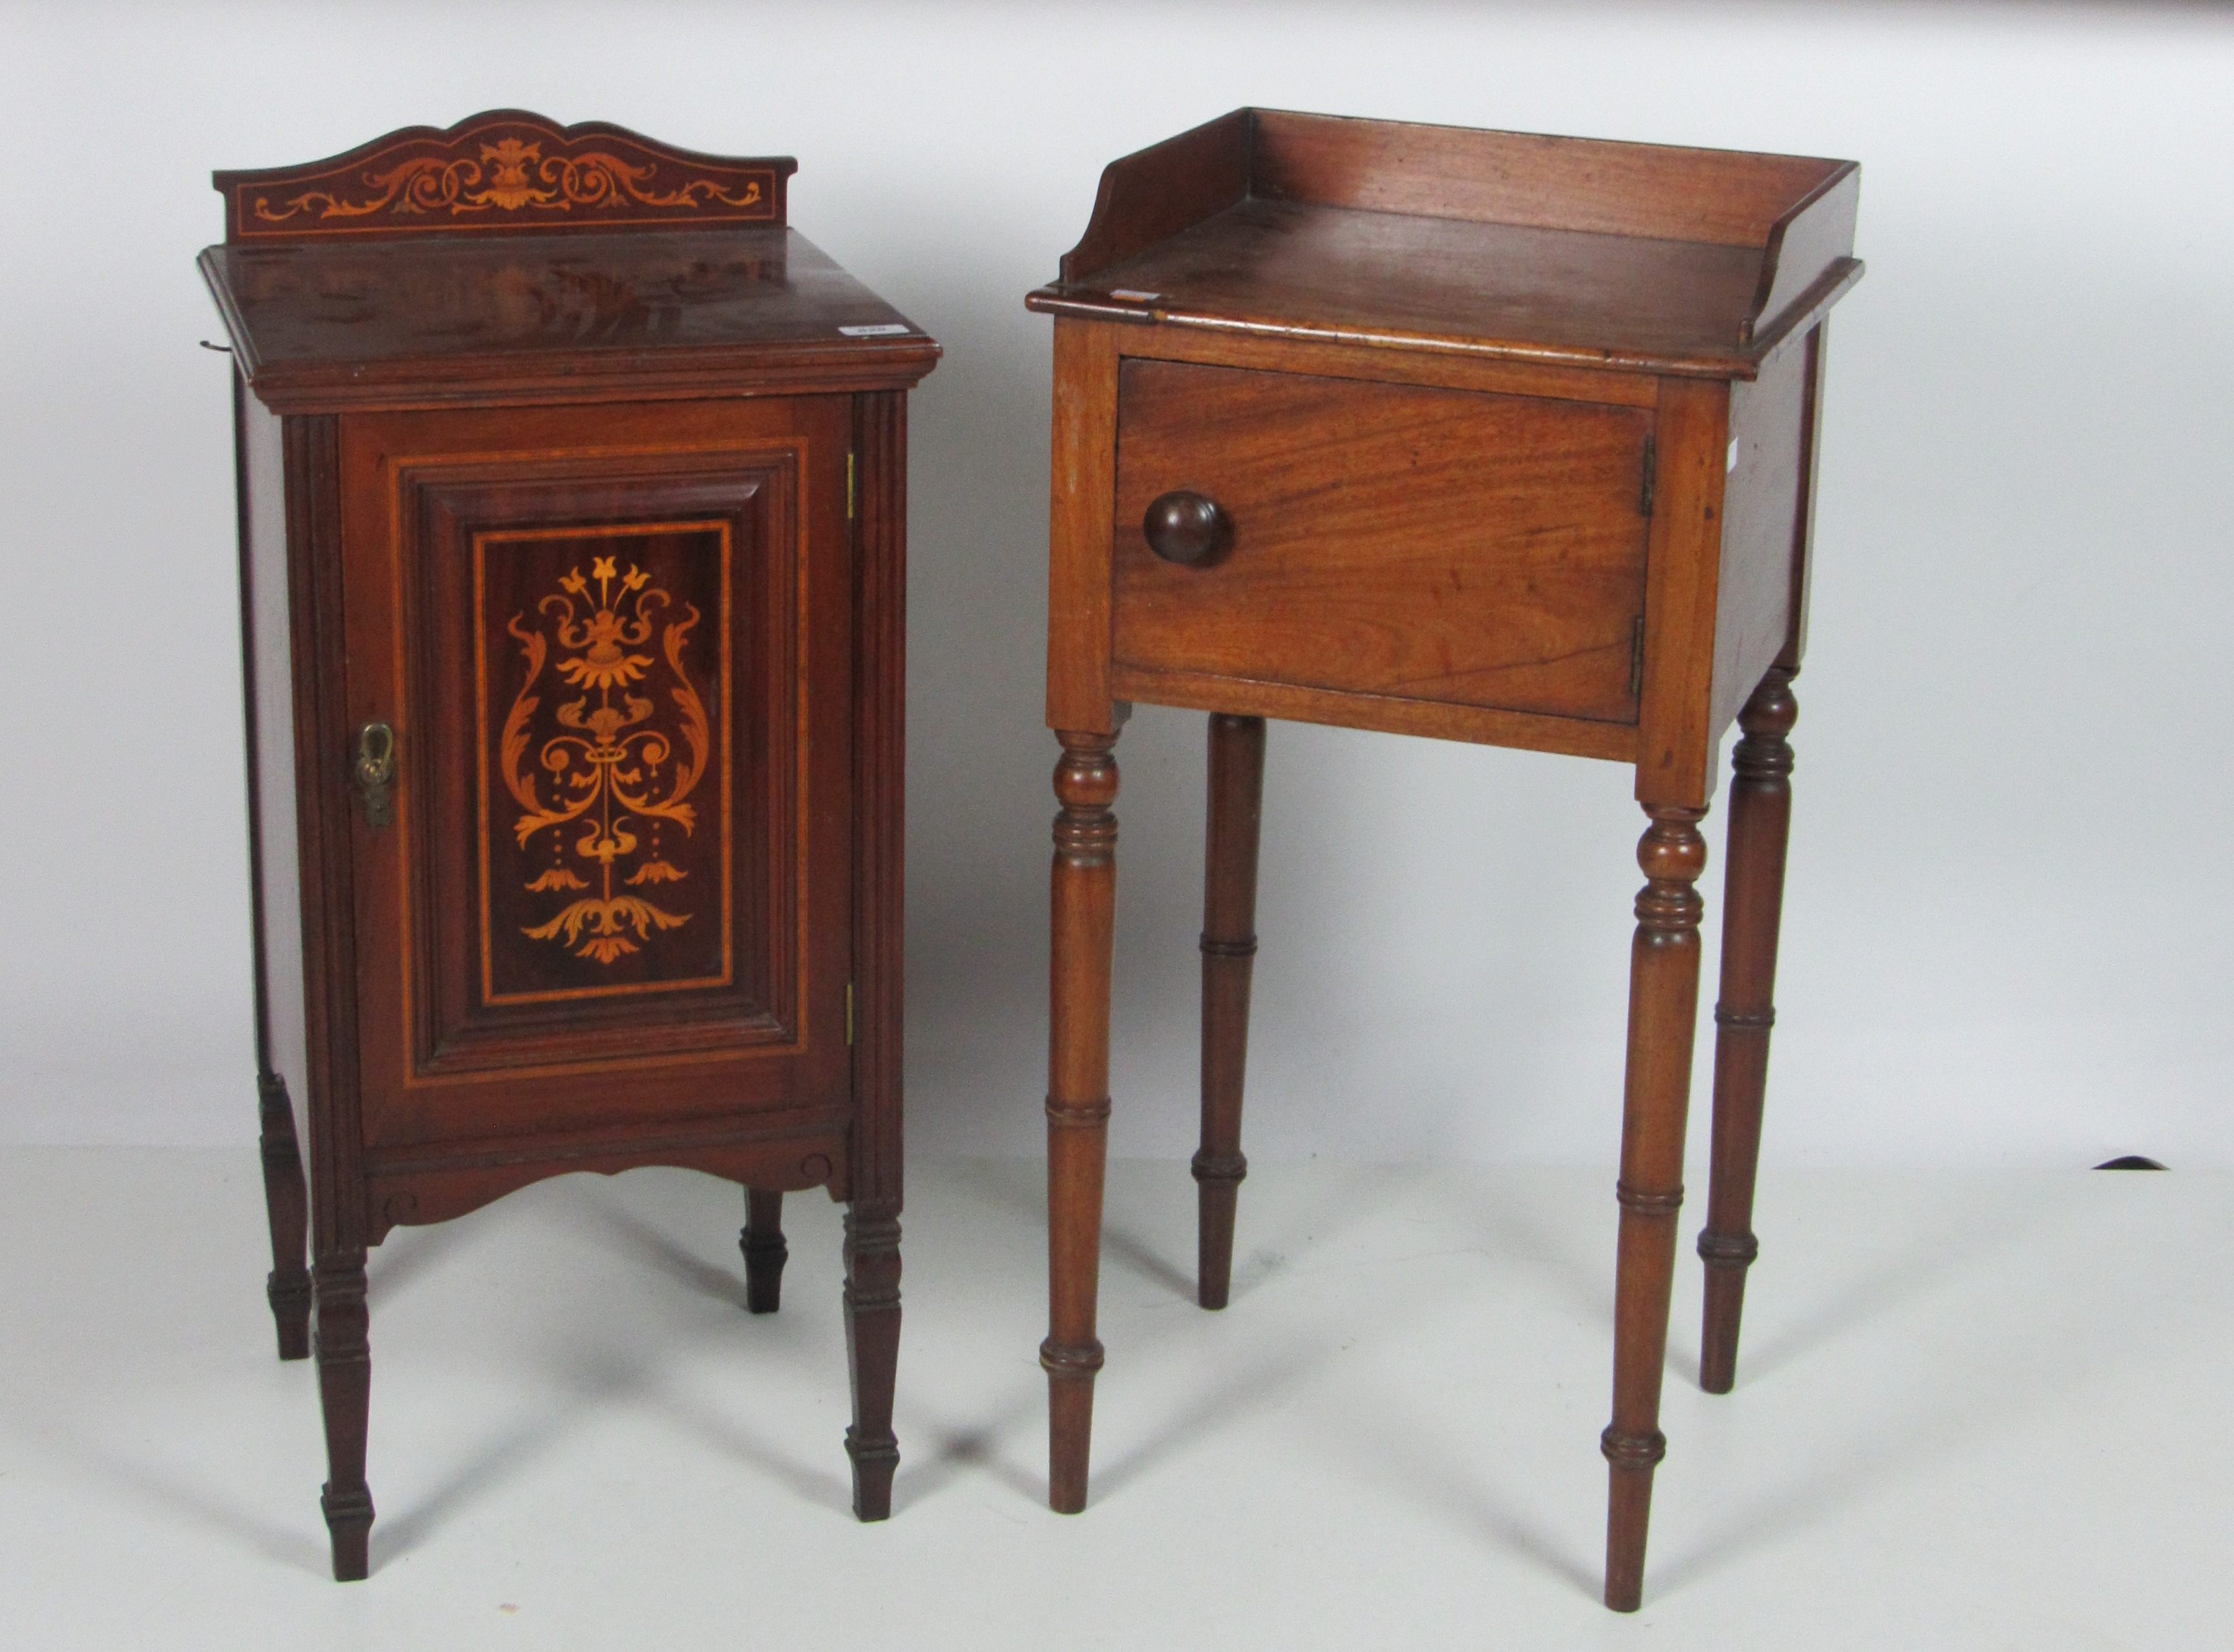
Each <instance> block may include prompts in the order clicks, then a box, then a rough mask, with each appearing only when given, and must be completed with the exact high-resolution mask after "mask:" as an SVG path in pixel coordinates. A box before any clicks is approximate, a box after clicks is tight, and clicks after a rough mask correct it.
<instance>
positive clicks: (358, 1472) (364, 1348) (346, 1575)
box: [315, 1250, 372, 1583]
mask: <svg viewBox="0 0 2234 1652" xmlns="http://www.w3.org/2000/svg"><path fill="white" fill-rule="evenodd" d="M315 1286H316V1296H317V1358H318V1401H319V1405H320V1407H321V1408H322V1409H323V1412H324V1414H325V1423H326V1484H325V1488H324V1491H323V1493H322V1494H321V1495H320V1497H319V1499H318V1506H319V1507H320V1508H321V1509H323V1511H324V1512H325V1517H326V1531H327V1533H328V1535H329V1537H330V1538H331V1539H332V1543H333V1554H334V1577H336V1579H337V1580H338V1581H340V1582H342V1583H353V1582H356V1580H357V1579H359V1578H361V1577H363V1576H364V1575H365V1570H366V1567H367V1546H368V1544H369V1540H370V1538H371V1533H372V1492H371V1489H370V1488H369V1486H367V1485H365V1482H364V1444H365V1428H366V1425H367V1423H368V1421H369V1416H370V1406H371V1399H372V1347H371V1342H370V1339H369V1335H368V1332H369V1323H370V1322H369V1315H368V1313H367V1311H366V1308H365V1295H364V1252H363V1250H337V1251H334V1252H331V1253H330V1254H326V1255H322V1256H320V1257H318V1262H317V1273H316V1275H315Z"/></svg>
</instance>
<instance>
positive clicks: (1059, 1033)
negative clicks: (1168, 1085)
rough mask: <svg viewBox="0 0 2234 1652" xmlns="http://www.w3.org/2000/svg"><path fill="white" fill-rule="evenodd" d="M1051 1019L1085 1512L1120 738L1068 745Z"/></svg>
mask: <svg viewBox="0 0 2234 1652" xmlns="http://www.w3.org/2000/svg"><path fill="white" fill-rule="evenodd" d="M1057 738H1058V739H1060V740H1061V741H1062V758H1061V761H1059V762H1058V763H1057V764H1056V765H1055V798H1056V800H1057V801H1059V802H1060V803H1061V806H1062V807H1061V813H1058V814H1057V815H1056V816H1055V867H1054V873H1053V882H1052V887H1051V889H1050V891H1049V907H1048V910H1049V923H1050V930H1051V941H1052V945H1051V947H1050V953H1049V956H1050V963H1049V969H1048V1100H1047V1115H1048V1335H1047V1340H1046V1341H1045V1342H1042V1343H1041V1344H1040V1364H1041V1365H1042V1367H1043V1368H1045V1369H1046V1371H1047V1374H1048V1505H1050V1506H1051V1507H1053V1508H1054V1509H1055V1512H1057V1513H1058V1514H1075V1513H1077V1512H1079V1511H1080V1510H1081V1509H1083V1508H1084V1507H1085V1506H1086V1466H1087V1458H1088V1452H1089V1449H1090V1446H1091V1443H1092V1437H1093V1431H1094V1374H1095V1373H1096V1372H1098V1371H1100V1370H1101V1342H1099V1341H1097V1340H1096V1339H1095V1337H1094V1311H1095V1305H1096V1296H1097V1293H1098V1291H1099V1290H1100V1285H1101V1277H1100V1276H1101V1190H1102V1178H1103V1171H1104V1168H1105V1166H1106V1163H1107V1156H1108V1146H1109V975H1110V956H1111V944H1112V939H1111V937H1112V929H1113V924H1114V918H1115V915H1116V885H1117V817H1116V815H1115V814H1114V813H1112V812H1111V809H1110V805H1111V804H1113V803H1114V802H1115V801H1116V800H1117V762H1116V759H1115V758H1114V756H1113V755H1112V754H1111V753H1112V751H1113V748H1114V747H1115V745H1116V743H1117V736H1116V735H1114V734H1111V735H1098V734H1068V733H1063V734H1058V735H1057Z"/></svg>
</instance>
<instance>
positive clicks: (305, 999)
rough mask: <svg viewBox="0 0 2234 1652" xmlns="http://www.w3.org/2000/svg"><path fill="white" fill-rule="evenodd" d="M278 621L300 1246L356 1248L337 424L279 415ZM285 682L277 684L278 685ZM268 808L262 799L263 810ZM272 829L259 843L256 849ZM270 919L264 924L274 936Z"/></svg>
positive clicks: (357, 1123) (352, 938)
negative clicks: (288, 797) (294, 911)
mask: <svg viewBox="0 0 2234 1652" xmlns="http://www.w3.org/2000/svg"><path fill="white" fill-rule="evenodd" d="M281 434H282V445H283V447H284V457H285V475H286V523H287V532H286V539H285V544H286V581H285V584H284V587H283V588H284V591H286V593H287V596H286V608H285V618H286V625H287V637H288V647H289V651H290V653H291V656H292V657H293V672H292V682H291V685H290V687H291V693H292V695H293V734H294V739H293V748H292V750H291V752H290V753H289V754H288V762H289V767H290V770H291V774H293V776H294V781H295V784H294V787H293V803H294V817H293V819H291V820H290V821H287V822H284V823H282V822H279V821H278V819H277V818H276V817H275V818H274V820H273V824H274V826H275V828H278V830H285V831H288V832H290V833H291V841H292V843H293V844H294V845H295V846H297V851H298V853H299V856H300V862H299V865H300V867H301V882H300V883H299V885H297V887H298V888H299V890H300V905H299V908H298V910H299V912H300V922H299V924H297V927H296V929H295V930H294V931H293V932H294V934H295V935H296V936H297V937H299V941H300V945H301V948H302V978H303V987H302V995H301V1000H302V1004H303V1009H304V1022H303V1065H304V1069H305V1071H306V1073H307V1074H308V1079H307V1082H306V1084H305V1087H304V1088H305V1094H304V1095H303V1096H302V1097H301V1098H300V1100H301V1103H302V1105H303V1106H304V1107H307V1109H308V1110H309V1113H310V1231H311V1244H312V1247H313V1249H314V1250H317V1252H318V1253H319V1254H321V1255H324V1254H328V1253H330V1252H332V1251H335V1250H352V1249H354V1248H356V1247H357V1246H360V1245H362V1244H365V1243H366V1224H365V1191H364V1177H363V1163H364V1130H363V1107H362V1105H361V1099H360V1094H359V1090H358V1086H357V1068H356V1039H357V1032H356V1023H357V1015H356V926H355V924H354V923H353V922H352V919H351V914H352V912H353V911H354V910H355V904H356V903H355V898H354V896H353V894H352V892H351V890H352V885H353V880H354V878H355V875H356V873H355V868H354V865H353V863H352V861H351V859H350V840H349V812H350V806H349V775H348V751H347V743H348V722H347V718H348V702H347V699H346V697H345V688H346V684H345V682H344V678H343V672H344V669H345V661H344V659H343V651H342V640H343V627H342V520H341V498H340V493H339V491H338V487H339V480H340V467H341V457H340V451H341V421H339V420H338V419H336V418H334V417H332V416H318V417H297V416H290V417H288V418H287V419H286V420H285V421H284V422H283V423H282V425H281ZM282 680H283V681H285V679H282ZM267 806H268V803H267ZM273 835H277V833H276V832H275V833H272V834H268V835H267V836H266V839H265V841H266V843H267V844H268V843H269V842H270V841H271V836H273ZM277 926H278V925H277V920H276V918H275V920H274V928H275V930H276V929H277Z"/></svg>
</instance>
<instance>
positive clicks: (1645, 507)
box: [1636, 436, 1660, 516]
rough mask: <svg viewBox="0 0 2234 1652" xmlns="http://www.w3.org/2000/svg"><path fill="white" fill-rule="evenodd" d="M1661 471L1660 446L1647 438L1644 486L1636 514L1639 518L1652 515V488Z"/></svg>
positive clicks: (1637, 495)
mask: <svg viewBox="0 0 2234 1652" xmlns="http://www.w3.org/2000/svg"><path fill="white" fill-rule="evenodd" d="M1659 469H1660V455H1659V444H1658V443H1657V442H1656V441H1653V439H1652V438H1651V437H1650V436H1647V437H1646V438H1645V439H1644V485H1643V486H1642V487H1641V488H1639V489H1638V490H1637V494H1636V513H1637V514H1638V515H1639V516H1649V515H1651V514H1652V487H1653V483H1654V481H1655V480H1656V475H1657V473H1658V471H1659Z"/></svg>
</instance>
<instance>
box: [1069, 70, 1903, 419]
mask: <svg viewBox="0 0 2234 1652" xmlns="http://www.w3.org/2000/svg"><path fill="white" fill-rule="evenodd" d="M1859 181H1860V171H1859V168H1858V167H1856V166H1855V165H1854V164H1853V163H1852V162H1849V161H1839V160H1813V159H1809V158H1806V157H1801V156H1789V155H1761V154H1747V153H1738V152H1734V151H1725V150H1706V149H1682V148H1672V147H1661V146H1656V145H1648V144H1631V143H1609V142H1598V141H1595V140H1585V139H1577V138H1553V137H1540V136H1536V135H1533V134H1521V133H1504V132H1480V131H1473V130H1470V129H1467V128H1463V127H1427V126H1414V125H1407V124H1402V123H1398V122H1392V121H1352V120H1342V119H1337V118H1335V117H1330V116H1324V115H1307V114H1285V113H1283V112H1280V111H1276V110H1263V109H1240V110H1236V111H1235V112H1234V113H1233V114H1230V115H1227V116H1225V117H1224V118H1223V119H1222V120H1219V121H1212V122H1210V123H1209V124H1208V125H1206V126H1203V127H1197V128H1195V129H1194V130H1193V131H1192V132H1188V133H1184V134H1180V135H1179V137H1176V138H1173V139H1171V140H1167V141H1166V142H1164V143H1161V144H1158V145H1156V146H1154V147H1152V148H1149V149H1145V150H1142V151H1140V152H1139V153H1136V154H1133V155H1129V156H1127V157H1126V158H1125V159H1123V160H1119V161H1117V162H1115V163H1114V164H1113V165H1112V166H1110V167H1109V168H1108V169H1107V171H1106V172H1105V173H1103V175H1102V180H1101V190H1100V193H1099V195H1098V197H1097V199H1096V201H1095V203H1094V216H1093V219H1092V221H1091V223H1090V224H1089V225H1088V228H1087V232H1086V234H1085V236H1084V237H1083V238H1081V241H1080V242H1079V244H1078V245H1077V246H1076V247H1075V248H1074V249H1073V250H1072V251H1070V253H1068V255H1067V256H1066V257H1065V258H1063V260H1062V266H1061V275H1060V277H1059V278H1058V279H1057V280H1056V281H1055V282H1053V283H1051V284H1048V285H1047V286H1045V287H1042V288H1041V289H1039V290H1038V291H1035V292H1034V293H1032V294H1031V295H1030V296H1029V298H1028V300H1027V303H1028V304H1029V305H1030V307H1031V308H1033V309H1035V310H1047V311H1051V312H1053V313H1055V314H1068V315H1075V316H1080V317H1090V318H1096V319H1101V320H1114V321H1124V322H1136V323H1153V324H1172V325H1179V326H1197V327H1211V328H1218V329H1223V330H1240V331H1246V332H1255V333H1259V334H1266V335H1272V336H1297V337H1312V338H1322V339H1323V338H1339V339H1345V340H1349V341H1351V342H1356V343H1368V344H1378V345H1382V346H1386V347H1391V348H1414V349H1446V350H1461V351H1466V352H1469V353H1480V354H1489V355H1499V356H1514V357H1525V358H1533V359H1538V360H1554V361H1560V362H1572V363H1575V364H1578V365H1586V366H1612V367H1618V368H1623V369H1642V370H1647V371H1657V372H1676V373H1687V374H1697V375H1708V376H1716V377H1740V378H1750V377H1752V376H1753V375H1754V372H1755V370H1756V369H1757V367H1758V364H1759V362H1760V360H1761V358H1762V357H1763V356H1766V355H1767V353H1768V352H1769V351H1770V350H1771V349H1773V348H1774V347H1775V345H1776V344H1777V343H1779V342H1780V341H1781V340H1782V339H1783V338H1784V337H1786V336H1790V335H1791V334H1792V333H1793V331H1794V330H1797V329H1799V328H1800V327H1802V326H1804V325H1805V324H1806V323H1808V322H1809V321H1810V320H1811V319H1812V318H1813V317H1815V316H1819V315H1820V314H1821V312H1822V311H1823V310H1825V309H1826V308H1827V307H1828V306H1829V305H1830V304H1832V302H1834V301H1835V300H1836V299H1837V298H1838V297H1839V296H1840V295H1841V294H1842V293H1843V292H1844V291H1845V289H1846V288H1847V287H1849V286H1851V285H1852V284H1853V282H1854V281H1855V280H1856V279H1857V278H1858V277H1859V275H1860V273H1861V265H1860V264H1859V263H1858V261H1857V260H1856V259H1855V258H1853V257H1852V247H1853V227H1854V216H1855V207H1856V204H1857V201H1858V194H1859Z"/></svg>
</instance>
